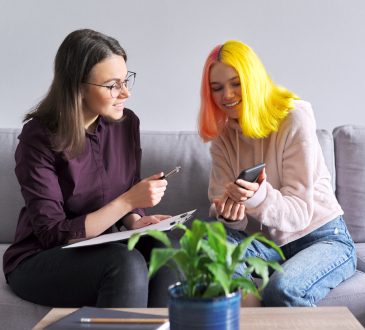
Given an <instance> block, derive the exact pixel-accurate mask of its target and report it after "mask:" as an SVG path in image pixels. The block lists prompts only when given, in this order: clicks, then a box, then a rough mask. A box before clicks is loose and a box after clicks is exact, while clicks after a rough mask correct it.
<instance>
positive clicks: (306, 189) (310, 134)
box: [246, 103, 319, 232]
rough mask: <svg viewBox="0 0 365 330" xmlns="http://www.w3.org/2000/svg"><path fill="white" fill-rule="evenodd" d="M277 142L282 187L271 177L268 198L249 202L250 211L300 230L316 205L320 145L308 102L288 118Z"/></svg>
mask: <svg viewBox="0 0 365 330" xmlns="http://www.w3.org/2000/svg"><path fill="white" fill-rule="evenodd" d="M294 112H295V113H294ZM277 143H278V145H277V150H278V157H279V159H280V161H278V166H280V167H281V168H279V169H278V172H279V173H280V174H281V177H280V181H281V184H280V188H278V189H275V188H274V187H273V186H272V185H271V184H270V177H268V178H267V184H266V189H267V191H266V198H265V199H264V200H263V201H262V202H261V203H260V204H258V205H256V206H255V207H251V208H250V207H249V205H246V212H247V214H248V215H250V216H252V217H254V218H255V219H257V221H259V222H260V223H262V224H264V225H265V226H268V227H271V228H273V229H276V230H280V231H283V232H296V231H300V230H303V229H305V228H306V227H307V226H308V225H309V224H310V221H311V218H312V215H313V207H314V183H315V176H316V170H317V168H316V163H317V162H316V157H317V156H316V155H317V150H316V148H318V147H319V145H318V141H317V136H316V126H315V121H314V116H313V113H312V110H311V108H310V106H309V104H308V103H306V108H299V109H295V110H293V113H290V114H289V116H288V117H287V118H286V119H285V120H284V122H283V123H282V126H281V127H280V130H279V132H278V142H277Z"/></svg>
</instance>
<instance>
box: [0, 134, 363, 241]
mask: <svg viewBox="0 0 365 330" xmlns="http://www.w3.org/2000/svg"><path fill="white" fill-rule="evenodd" d="M19 133H20V130H19V129H4V128H3V129H1V128H0V210H1V218H0V219H1V220H0V221H1V230H0V243H10V242H11V241H12V240H13V238H14V232H15V228H16V224H17V221H18V215H19V211H20V209H21V207H22V206H23V199H22V197H21V194H20V189H19V186H18V183H17V180H16V177H15V174H14V166H15V162H14V152H15V148H16V145H17V142H18V140H17V136H18V135H19ZM317 135H318V138H319V141H320V144H321V147H322V150H323V154H324V156H325V160H326V163H327V166H328V168H329V170H330V173H331V174H332V177H333V178H335V167H334V164H335V162H334V153H333V139H332V134H331V133H330V132H328V131H326V130H318V131H317ZM141 144H142V149H143V153H142V155H143V156H142V177H147V176H150V175H152V174H154V173H157V172H160V171H165V172H166V171H169V170H170V169H172V168H174V167H175V166H181V167H182V170H181V173H178V174H175V175H174V176H172V177H171V178H170V179H169V180H168V181H169V185H168V189H167V192H166V194H165V196H164V198H163V200H162V202H161V203H160V204H159V205H157V206H156V207H154V208H153V209H151V210H150V213H156V214H157V213H161V214H171V215H174V214H178V213H181V212H184V211H187V210H191V209H195V208H197V209H198V211H197V213H196V215H195V217H198V218H199V217H205V216H206V215H207V210H208V208H209V201H208V198H207V190H208V180H209V173H210V164H211V163H210V154H209V144H205V143H203V142H202V141H201V139H200V137H199V136H198V134H197V133H196V132H157V131H142V132H141ZM364 145H365V143H364ZM364 173H365V172H364Z"/></svg>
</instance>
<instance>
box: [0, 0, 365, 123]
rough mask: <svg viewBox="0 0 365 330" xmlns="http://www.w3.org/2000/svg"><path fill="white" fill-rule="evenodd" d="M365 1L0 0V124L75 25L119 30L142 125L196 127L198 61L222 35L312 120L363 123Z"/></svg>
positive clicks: (43, 84)
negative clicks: (251, 56)
mask: <svg viewBox="0 0 365 330" xmlns="http://www.w3.org/2000/svg"><path fill="white" fill-rule="evenodd" d="M364 13H365V1H363V0H251V1H250V0H224V1H222V0H129V1H125V0H108V1H103V0H61V1H60V0H11V1H9V0H0V36H1V46H0V72H1V79H0V127H20V126H21V119H22V117H23V115H24V114H25V113H26V112H27V111H28V110H29V108H30V107H32V106H33V105H34V104H35V103H37V101H39V99H40V98H41V97H42V95H44V93H45V92H46V90H47V88H48V86H49V84H50V82H51V79H52V67H53V59H54V56H55V53H56V50H57V48H58V46H59V45H60V43H61V42H62V40H63V39H64V37H65V36H66V35H67V34H68V33H69V32H71V31H72V30H75V29H79V28H85V27H88V28H93V29H96V30H99V31H101V32H104V33H106V34H110V35H112V36H114V37H116V38H117V39H118V40H119V41H120V43H121V45H122V46H123V47H125V49H126V50H127V53H128V55H129V61H128V68H129V69H130V70H132V71H136V72H137V82H136V86H135V89H134V91H133V96H132V98H131V99H130V100H129V102H128V105H127V106H128V107H130V108H132V109H133V110H134V111H135V112H136V113H137V114H138V115H139V117H140V119H141V128H142V129H144V130H195V129H196V118H197V111H198V107H199V86H200V76H201V71H202V66H203V62H204V60H205V57H206V56H207V54H208V53H209V51H210V50H211V49H212V48H213V47H214V46H215V45H216V44H219V43H222V42H224V41H226V40H228V39H240V40H242V41H243V42H246V43H247V44H248V45H250V46H251V47H252V48H253V49H254V50H255V51H256V52H257V53H258V54H259V56H260V57H261V59H262V61H263V63H264V64H265V65H266V68H267V70H268V71H269V73H270V74H271V76H272V78H273V79H274V81H276V82H277V83H279V84H282V85H284V86H286V87H288V88H289V89H291V90H293V91H294V92H296V93H297V94H298V95H299V96H300V97H301V98H303V99H305V100H308V101H310V102H311V103H312V105H313V107H314V110H315V115H316V118H317V125H318V127H321V128H327V129H332V128H334V127H335V126H337V125H342V124H346V123H355V124H360V125H365V115H364V113H365V105H364V104H363V102H362V99H361V95H364V93H365V64H364V61H365V38H364V34H365V19H364Z"/></svg>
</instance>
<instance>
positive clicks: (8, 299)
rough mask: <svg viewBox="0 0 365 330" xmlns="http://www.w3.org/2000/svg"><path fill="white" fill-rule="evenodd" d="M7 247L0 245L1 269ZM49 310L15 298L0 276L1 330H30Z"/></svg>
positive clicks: (2, 276) (3, 278)
mask: <svg viewBox="0 0 365 330" xmlns="http://www.w3.org/2000/svg"><path fill="white" fill-rule="evenodd" d="M7 247H8V245H7V244H0V258H1V260H0V265H1V269H2V265H3V254H4V252H5V250H6V248H7ZM50 310H51V308H50V307H46V306H41V305H36V304H33V303H30V302H28V301H25V300H23V299H21V298H19V297H18V296H16V295H15V294H14V293H13V292H12V291H11V289H10V287H9V286H8V285H7V284H6V281H5V277H4V275H3V274H1V275H0V320H1V325H0V328H1V329H14V330H15V329H19V330H20V329H31V328H32V327H33V326H34V325H35V324H36V323H37V322H39V321H40V319H41V318H42V317H43V316H44V315H46V314H47V313H48V312H49V311H50Z"/></svg>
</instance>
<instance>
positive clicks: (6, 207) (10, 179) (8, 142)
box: [0, 128, 23, 243]
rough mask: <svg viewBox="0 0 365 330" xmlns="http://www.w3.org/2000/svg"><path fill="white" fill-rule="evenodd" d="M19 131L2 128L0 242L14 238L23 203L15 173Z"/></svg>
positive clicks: (0, 131) (0, 153) (7, 241)
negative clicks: (15, 153)
mask: <svg viewBox="0 0 365 330" xmlns="http://www.w3.org/2000/svg"><path fill="white" fill-rule="evenodd" d="M19 133H20V130H19V129H7V128H0V228H1V229H0V243H9V242H11V241H12V240H13V238H14V233H15V228H16V225H17V223H18V215H19V211H20V208H21V207H22V205H23V198H22V196H21V194H20V189H19V185H18V181H17V179H16V177H15V173H14V167H15V160H14V152H15V148H16V146H17V144H18V139H17V137H18V135H19Z"/></svg>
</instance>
